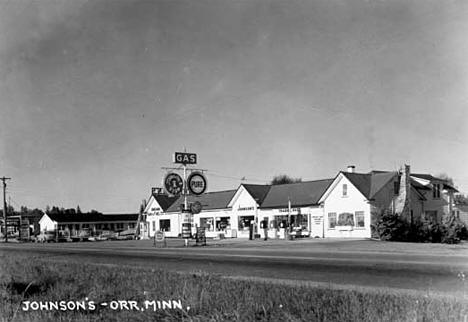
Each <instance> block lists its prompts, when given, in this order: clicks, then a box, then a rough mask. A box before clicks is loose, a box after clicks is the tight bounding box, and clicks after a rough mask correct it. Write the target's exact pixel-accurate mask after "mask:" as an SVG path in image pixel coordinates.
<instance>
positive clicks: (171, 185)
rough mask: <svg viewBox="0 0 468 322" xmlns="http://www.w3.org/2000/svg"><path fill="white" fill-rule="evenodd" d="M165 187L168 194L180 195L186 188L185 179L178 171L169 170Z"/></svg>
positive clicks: (165, 178) (164, 183)
mask: <svg viewBox="0 0 468 322" xmlns="http://www.w3.org/2000/svg"><path fill="white" fill-rule="evenodd" d="M163 187H164V190H166V192H167V194H168V195H172V196H179V195H180V194H181V193H182V190H183V189H184V180H183V179H182V177H181V176H180V175H178V174H177V173H174V172H169V173H168V174H166V176H165V177H164V180H163Z"/></svg>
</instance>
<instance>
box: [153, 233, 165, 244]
mask: <svg viewBox="0 0 468 322" xmlns="http://www.w3.org/2000/svg"><path fill="white" fill-rule="evenodd" d="M158 245H159V246H160V247H166V246H167V244H166V236H164V232H163V231H160V230H158V231H156V232H155V234H154V246H158Z"/></svg>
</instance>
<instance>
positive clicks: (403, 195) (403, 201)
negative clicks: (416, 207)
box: [395, 164, 411, 220]
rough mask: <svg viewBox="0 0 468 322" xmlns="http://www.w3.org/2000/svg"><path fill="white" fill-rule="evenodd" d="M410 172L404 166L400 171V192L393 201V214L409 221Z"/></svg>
mask: <svg viewBox="0 0 468 322" xmlns="http://www.w3.org/2000/svg"><path fill="white" fill-rule="evenodd" d="M410 176H411V172H410V166H409V165H406V164H405V167H404V169H403V170H400V190H399V192H398V196H397V197H396V200H395V213H397V214H398V215H400V216H402V217H403V218H406V219H408V220H409V219H410V217H411V209H410V194H411V178H410Z"/></svg>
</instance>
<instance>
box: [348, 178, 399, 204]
mask: <svg viewBox="0 0 468 322" xmlns="http://www.w3.org/2000/svg"><path fill="white" fill-rule="evenodd" d="M341 173H342V174H343V175H344V176H345V177H346V178H347V179H348V180H349V181H351V183H352V184H353V185H354V186H355V187H356V188H357V189H358V190H359V191H360V192H361V193H362V194H363V195H364V196H365V197H366V198H367V199H369V200H370V199H372V198H373V197H374V196H375V194H376V193H377V192H379V191H380V189H382V188H383V187H384V186H385V185H386V184H387V183H388V182H389V181H390V180H392V179H393V178H394V177H395V176H397V175H398V173H397V172H384V171H372V172H370V173H350V172H341Z"/></svg>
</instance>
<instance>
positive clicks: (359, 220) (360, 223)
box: [354, 211, 365, 228]
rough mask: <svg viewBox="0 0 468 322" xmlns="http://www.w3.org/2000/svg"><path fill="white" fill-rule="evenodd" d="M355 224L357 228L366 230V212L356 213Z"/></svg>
mask: <svg viewBox="0 0 468 322" xmlns="http://www.w3.org/2000/svg"><path fill="white" fill-rule="evenodd" d="M354 215H355V219H356V220H355V221H354V222H355V224H356V227H359V228H364V227H365V222H364V211H356V212H355V214H354Z"/></svg>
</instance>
